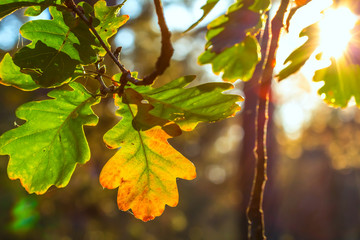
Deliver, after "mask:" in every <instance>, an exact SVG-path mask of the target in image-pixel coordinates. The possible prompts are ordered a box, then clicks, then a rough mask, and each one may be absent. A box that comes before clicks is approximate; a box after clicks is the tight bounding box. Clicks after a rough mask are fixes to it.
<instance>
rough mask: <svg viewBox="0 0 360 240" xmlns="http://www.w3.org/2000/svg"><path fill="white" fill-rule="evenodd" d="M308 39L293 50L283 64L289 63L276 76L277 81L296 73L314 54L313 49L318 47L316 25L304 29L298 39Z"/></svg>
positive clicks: (317, 27)
mask: <svg viewBox="0 0 360 240" xmlns="http://www.w3.org/2000/svg"><path fill="white" fill-rule="evenodd" d="M304 36H306V37H308V39H307V40H306V42H305V43H304V44H303V45H301V46H300V47H298V48H297V49H295V50H294V51H293V52H292V53H291V54H290V55H289V56H288V57H287V58H286V60H285V62H284V64H286V63H289V65H288V66H286V67H285V68H284V69H283V70H281V71H280V73H279V74H278V75H277V77H278V80H279V81H280V80H283V79H285V78H287V77H288V76H290V75H291V74H294V73H296V72H297V71H299V69H300V68H301V67H302V66H304V64H305V63H306V61H307V60H308V59H309V57H310V56H311V55H312V54H313V53H314V51H315V49H316V48H317V47H318V46H319V26H318V24H317V23H315V24H312V25H310V26H308V27H306V28H304V29H303V30H302V31H301V33H300V35H299V37H304Z"/></svg>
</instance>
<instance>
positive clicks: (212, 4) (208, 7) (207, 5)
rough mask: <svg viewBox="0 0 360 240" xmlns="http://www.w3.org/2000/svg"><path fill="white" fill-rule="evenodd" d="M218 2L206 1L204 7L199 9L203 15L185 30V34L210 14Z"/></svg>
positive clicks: (215, 0) (216, 0)
mask: <svg viewBox="0 0 360 240" xmlns="http://www.w3.org/2000/svg"><path fill="white" fill-rule="evenodd" d="M219 1H220V0H207V1H206V3H205V5H204V6H202V7H201V9H202V10H203V11H204V13H203V15H202V16H201V17H200V18H199V20H197V21H196V22H195V23H194V24H192V25H191V26H190V27H189V28H188V29H186V30H185V33H186V32H188V31H190V30H192V29H194V28H195V27H196V26H197V25H198V24H199V23H200V22H201V21H202V20H204V18H205V17H206V16H207V15H208V14H209V13H210V12H211V10H212V9H213V8H214V7H215V5H216V4H217V3H218V2H219Z"/></svg>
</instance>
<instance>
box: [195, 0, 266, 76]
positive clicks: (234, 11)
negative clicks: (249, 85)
mask: <svg viewBox="0 0 360 240" xmlns="http://www.w3.org/2000/svg"><path fill="white" fill-rule="evenodd" d="M268 7H269V2H268V1H255V2H254V4H253V5H251V6H248V5H246V4H244V3H243V1H238V2H236V3H234V4H233V5H232V6H230V7H229V9H228V12H227V13H226V14H225V15H222V16H220V17H218V18H217V19H215V20H213V21H212V22H211V23H210V24H209V26H208V32H207V34H206V39H207V43H206V46H205V52H204V53H203V54H202V55H200V57H199V63H200V64H208V63H210V64H212V68H213V72H214V73H216V74H219V73H221V72H223V75H222V79H223V80H225V81H230V82H234V81H236V80H237V79H241V80H243V81H246V80H249V79H250V78H251V76H252V74H253V72H254V70H255V66H256V64H257V63H258V62H259V60H260V47H259V44H258V42H257V40H256V38H255V36H256V35H257V34H258V32H259V30H260V29H261V28H262V26H263V24H264V22H265V21H266V15H265V14H264V12H265V11H266V9H267V8H268Z"/></svg>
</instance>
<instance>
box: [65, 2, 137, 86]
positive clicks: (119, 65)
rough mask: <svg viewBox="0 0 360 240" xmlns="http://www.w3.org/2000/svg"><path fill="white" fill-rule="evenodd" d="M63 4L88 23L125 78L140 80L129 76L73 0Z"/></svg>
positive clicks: (128, 72) (130, 80)
mask: <svg viewBox="0 0 360 240" xmlns="http://www.w3.org/2000/svg"><path fill="white" fill-rule="evenodd" d="M65 5H66V6H67V7H68V8H69V9H71V10H72V11H73V12H74V13H76V14H77V15H78V16H79V17H80V18H81V20H83V21H84V22H85V23H86V25H88V27H89V29H90V30H91V32H92V33H93V34H94V35H95V37H96V38H97V39H98V40H99V42H100V44H101V46H102V47H103V48H104V49H105V51H106V53H107V54H108V55H109V56H110V58H111V59H112V60H113V62H114V63H115V64H116V65H117V66H118V67H119V69H120V71H121V72H122V74H123V75H125V76H126V80H127V81H129V82H132V83H134V84H136V85H137V83H138V82H140V81H139V80H137V79H135V78H133V77H132V76H131V73H130V71H129V70H127V69H126V68H125V67H124V66H123V65H122V64H121V63H120V62H119V59H118V58H117V57H116V56H115V55H114V54H113V53H112V52H111V50H110V49H109V48H108V46H107V45H106V43H105V42H104V40H102V38H101V37H100V35H99V33H98V32H97V31H96V29H95V28H94V26H93V25H92V21H91V19H88V18H87V17H86V16H85V14H84V13H83V11H81V10H80V9H79V8H78V7H77V6H76V5H75V3H74V1H73V0H65Z"/></svg>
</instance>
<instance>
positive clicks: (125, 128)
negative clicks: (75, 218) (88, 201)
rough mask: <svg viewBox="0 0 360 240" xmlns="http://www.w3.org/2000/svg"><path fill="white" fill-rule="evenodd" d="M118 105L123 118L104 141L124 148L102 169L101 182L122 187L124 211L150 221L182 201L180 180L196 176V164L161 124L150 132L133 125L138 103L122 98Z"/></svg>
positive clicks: (112, 146)
mask: <svg viewBox="0 0 360 240" xmlns="http://www.w3.org/2000/svg"><path fill="white" fill-rule="evenodd" d="M116 104H117V105H118V106H119V110H118V111H117V114H118V115H120V116H122V118H123V119H122V120H121V121H120V122H119V123H118V124H117V125H116V126H115V127H113V128H112V129H111V130H109V131H108V132H107V133H106V134H105V135H104V141H105V143H106V144H107V146H109V147H110V148H120V149H119V150H118V151H117V153H116V154H115V155H114V156H113V157H112V158H111V159H110V160H109V161H108V162H107V163H106V165H105V166H104V168H103V169H102V171H101V174H100V183H101V185H102V186H103V187H104V188H108V189H114V188H119V189H118V197H117V203H118V207H119V209H120V210H123V211H127V210H129V209H131V210H132V212H133V214H134V216H135V217H136V218H138V219H141V220H143V221H149V220H152V219H154V218H155V217H157V216H160V215H161V214H162V213H163V211H164V209H165V205H168V206H171V207H174V206H176V205H177V204H178V200H179V195H178V189H177V184H176V179H177V178H183V179H187V180H191V179H194V178H195V177H196V172H195V167H194V165H193V164H192V163H191V162H190V161H189V160H188V159H186V158H185V157H184V156H182V155H181V154H180V153H179V152H177V151H176V150H175V149H174V148H173V147H172V146H171V145H170V144H169V143H168V142H167V139H168V138H170V136H169V135H168V134H167V133H166V132H165V131H164V130H162V129H161V128H160V127H159V126H156V127H154V128H151V129H149V130H146V131H139V130H136V129H135V128H134V127H133V126H132V121H133V119H134V116H135V115H136V107H135V106H131V105H129V104H123V103H122V102H121V99H119V98H117V99H116Z"/></svg>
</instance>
